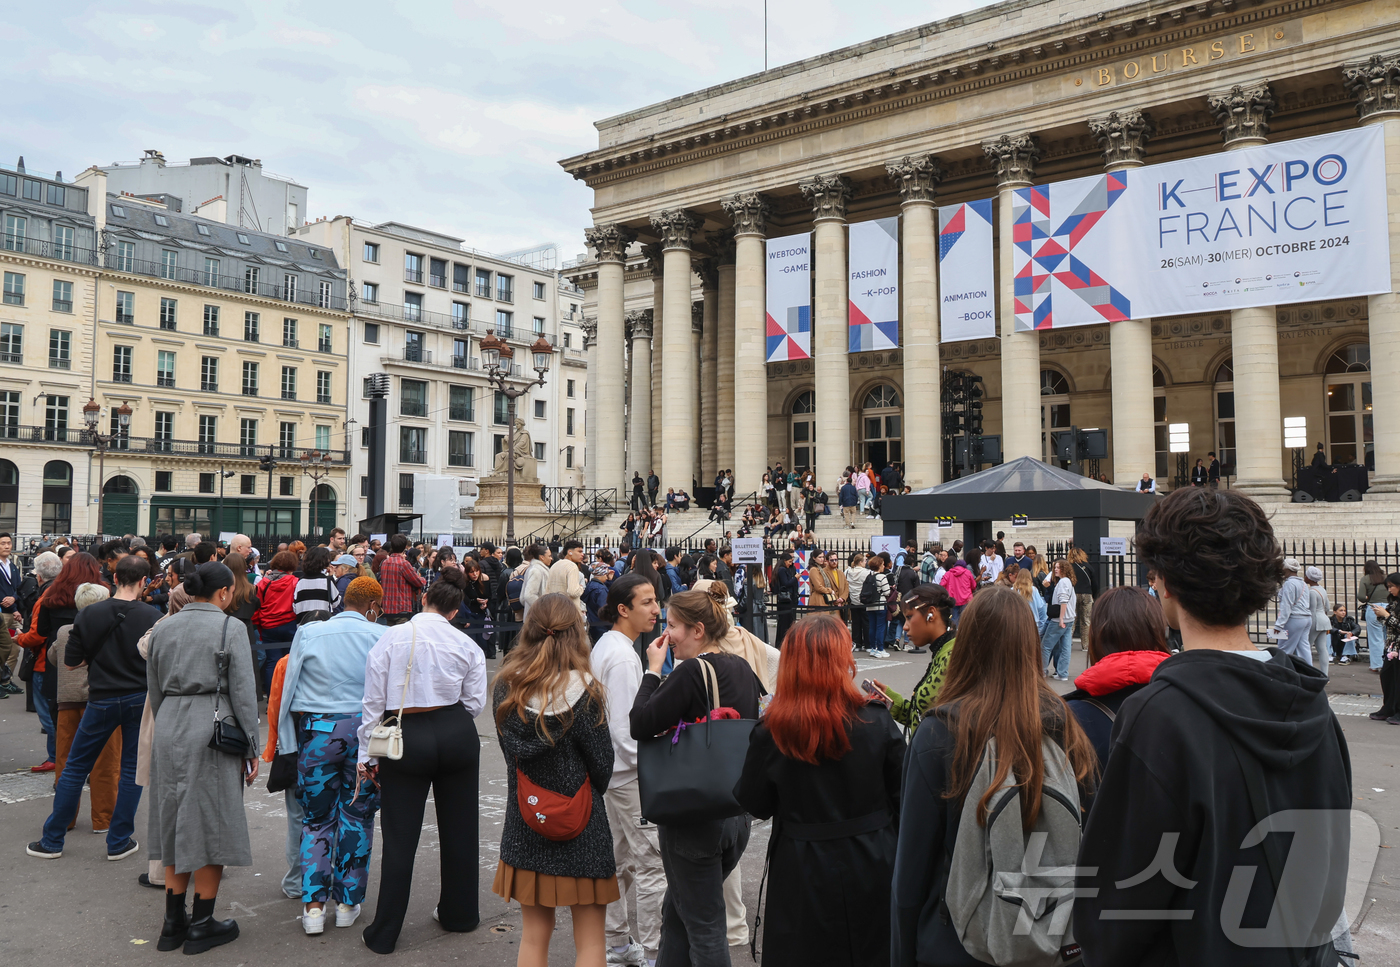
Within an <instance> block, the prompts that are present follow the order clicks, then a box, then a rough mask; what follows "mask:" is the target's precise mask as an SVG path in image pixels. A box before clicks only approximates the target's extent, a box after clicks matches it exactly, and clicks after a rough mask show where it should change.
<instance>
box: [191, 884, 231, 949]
mask: <svg viewBox="0 0 1400 967" xmlns="http://www.w3.org/2000/svg"><path fill="white" fill-rule="evenodd" d="M214 900H215V898H214V897H210V898H209V899H208V900H206V899H204V898H203V897H201V896H200V895H199V894H198V893H196V894H195V895H194V913H193V915H192V917H191V920H190V929H189V933H188V935H187V936H186V937H185V953H187V954H202V953H204V951H206V950H211V949H213V948H214V947H217V946H219V945H220V944H226V943H229V942H230V941H233V940H237V939H238V921H237V920H215V919H214Z"/></svg>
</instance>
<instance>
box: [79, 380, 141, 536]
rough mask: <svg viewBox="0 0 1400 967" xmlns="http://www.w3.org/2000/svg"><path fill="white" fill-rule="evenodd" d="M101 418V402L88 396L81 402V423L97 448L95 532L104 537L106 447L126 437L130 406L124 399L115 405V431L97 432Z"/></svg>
mask: <svg viewBox="0 0 1400 967" xmlns="http://www.w3.org/2000/svg"><path fill="white" fill-rule="evenodd" d="M101 418H102V406H101V404H99V403H98V402H97V400H95V399H93V398H92V397H88V401H87V402H86V403H84V404H83V423H84V424H86V426H87V431H88V433H90V434H91V435H92V439H93V442H94V444H95V445H96V448H97V533H98V536H99V537H105V536H106V532H105V525H106V521H105V520H104V519H103V516H102V510H103V504H102V492H103V489H104V484H105V482H106V479H107V448H108V447H109V446H111V444H112V442H113V441H114V440H116V441H120V440H122V439H123V438H125V437H126V431H127V428H128V427H130V426H131V407H130V406H129V405H128V404H127V402H126V400H122V405H121V406H119V407H117V432H116V433H99V432H98V431H97V427H98V424H99V423H100V421H101Z"/></svg>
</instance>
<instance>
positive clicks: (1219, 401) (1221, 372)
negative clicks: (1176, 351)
mask: <svg viewBox="0 0 1400 967" xmlns="http://www.w3.org/2000/svg"><path fill="white" fill-rule="evenodd" d="M1214 396H1215V456H1216V459H1217V460H1219V461H1220V472H1221V474H1223V475H1224V476H1227V477H1229V476H1233V475H1234V473H1235V367H1234V366H1233V365H1232V363H1231V361H1230V360H1228V359H1227V360H1225V362H1223V363H1221V364H1220V368H1219V369H1217V370H1216V371H1215V391H1214Z"/></svg>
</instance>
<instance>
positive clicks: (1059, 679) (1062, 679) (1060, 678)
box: [1055, 675, 1069, 682]
mask: <svg viewBox="0 0 1400 967" xmlns="http://www.w3.org/2000/svg"><path fill="white" fill-rule="evenodd" d="M1055 681H1057V682H1067V681H1069V676H1068V675H1056V676H1055Z"/></svg>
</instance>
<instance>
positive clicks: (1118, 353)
mask: <svg viewBox="0 0 1400 967" xmlns="http://www.w3.org/2000/svg"><path fill="white" fill-rule="evenodd" d="M1089 130H1090V131H1092V132H1093V133H1094V137H1096V138H1098V140H1099V145H1100V146H1101V147H1102V148H1103V162H1104V171H1105V172H1108V173H1110V174H1111V173H1113V172H1115V171H1122V170H1123V169H1125V168H1139V167H1141V166H1142V163H1143V158H1144V157H1145V156H1146V154H1147V142H1148V139H1150V138H1151V137H1152V134H1153V132H1154V130H1155V128H1154V126H1153V123H1152V118H1151V116H1150V115H1148V114H1146V113H1145V112H1143V111H1139V110H1130V111H1112V112H1110V113H1109V114H1108V116H1107V117H1101V118H1090V119H1089ZM1108 332H1109V343H1108V358H1109V368H1110V370H1111V371H1112V374H1113V377H1112V378H1113V388H1112V393H1113V396H1112V406H1113V480H1114V482H1115V483H1116V484H1118V485H1119V486H1120V487H1134V486H1136V484H1137V480H1138V478H1140V477H1141V476H1142V475H1143V474H1144V473H1151V474H1152V475H1153V476H1154V477H1155V476H1156V475H1157V471H1156V462H1157V449H1156V434H1155V425H1156V418H1155V417H1156V414H1155V413H1154V412H1153V391H1152V320H1151V319H1123V320H1120V321H1118V322H1113V323H1110V324H1109V327H1108Z"/></svg>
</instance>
